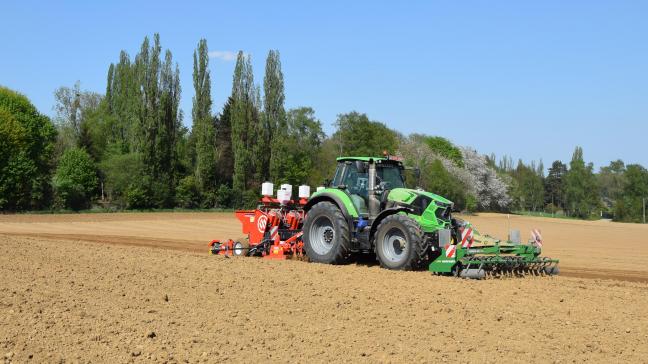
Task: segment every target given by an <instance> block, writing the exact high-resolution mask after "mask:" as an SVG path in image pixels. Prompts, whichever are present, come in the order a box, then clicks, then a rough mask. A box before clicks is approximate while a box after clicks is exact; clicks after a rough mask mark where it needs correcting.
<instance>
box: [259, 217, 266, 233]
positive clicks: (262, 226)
mask: <svg viewBox="0 0 648 364" xmlns="http://www.w3.org/2000/svg"><path fill="white" fill-rule="evenodd" d="M267 223H268V217H267V216H265V215H261V216H260V217H259V220H257V229H259V232H260V233H265V229H266V224H267Z"/></svg>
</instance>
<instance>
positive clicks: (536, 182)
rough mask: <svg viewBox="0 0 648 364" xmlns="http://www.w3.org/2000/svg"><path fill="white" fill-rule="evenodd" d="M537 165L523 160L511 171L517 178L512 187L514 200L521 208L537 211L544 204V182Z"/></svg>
mask: <svg viewBox="0 0 648 364" xmlns="http://www.w3.org/2000/svg"><path fill="white" fill-rule="evenodd" d="M539 172H540V171H539V169H538V168H537V167H536V166H535V165H533V164H532V165H531V166H526V165H525V164H524V163H523V162H522V160H520V161H519V162H518V166H517V168H516V169H515V170H514V171H513V172H512V173H511V176H512V177H513V179H514V180H515V182H516V183H515V184H514V188H512V197H513V202H514V204H515V205H517V207H518V208H520V209H521V210H523V211H524V210H530V211H536V210H537V209H539V208H542V207H543V205H544V183H543V180H542V177H541V176H540V175H539V174H538V173H539Z"/></svg>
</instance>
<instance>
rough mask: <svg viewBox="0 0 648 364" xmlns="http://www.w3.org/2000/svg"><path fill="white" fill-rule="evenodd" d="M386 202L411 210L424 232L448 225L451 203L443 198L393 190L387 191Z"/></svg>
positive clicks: (431, 194) (428, 194)
mask: <svg viewBox="0 0 648 364" xmlns="http://www.w3.org/2000/svg"><path fill="white" fill-rule="evenodd" d="M387 200H388V201H391V202H394V203H396V204H397V205H401V206H407V207H410V208H412V210H413V211H412V215H414V216H416V217H417V218H416V220H417V221H418V222H419V224H421V227H422V228H423V230H424V231H428V230H434V229H437V228H438V227H439V226H441V227H443V226H448V225H449V224H450V219H451V214H452V205H453V203H452V201H450V200H448V199H446V198H445V197H442V196H439V195H437V194H434V193H431V192H427V191H423V190H412V189H408V188H394V189H393V190H391V191H389V195H388V196H387Z"/></svg>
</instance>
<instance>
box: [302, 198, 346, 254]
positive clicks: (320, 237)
mask: <svg viewBox="0 0 648 364" xmlns="http://www.w3.org/2000/svg"><path fill="white" fill-rule="evenodd" d="M302 231H303V232H304V235H303V239H304V250H306V255H308V258H309V259H310V260H311V261H312V262H316V263H326V264H343V263H346V262H347V261H348V258H349V255H350V251H349V247H350V245H351V243H350V234H349V225H348V223H347V221H346V219H345V218H344V215H343V214H342V211H340V209H339V208H338V207H337V206H336V205H335V204H333V203H331V202H328V201H322V202H319V203H317V204H315V205H314V206H313V207H312V208H311V209H310V210H309V211H308V213H307V214H306V218H305V219H304V227H303V228H302Z"/></svg>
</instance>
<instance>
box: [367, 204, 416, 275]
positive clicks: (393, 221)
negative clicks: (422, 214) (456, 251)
mask: <svg viewBox="0 0 648 364" xmlns="http://www.w3.org/2000/svg"><path fill="white" fill-rule="evenodd" d="M374 241H375V249H376V256H377V257H378V261H379V262H380V265H381V266H382V267H383V268H387V269H393V270H416V269H420V268H421V267H422V266H423V265H424V264H425V263H426V262H427V245H426V243H425V239H424V237H423V233H422V231H421V228H420V226H419V224H418V223H417V222H416V221H414V220H413V219H412V218H410V217H408V216H406V215H401V214H394V215H390V216H387V217H386V218H384V219H383V220H382V221H381V222H380V224H379V225H378V228H377V229H376V235H375V240H374Z"/></svg>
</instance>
